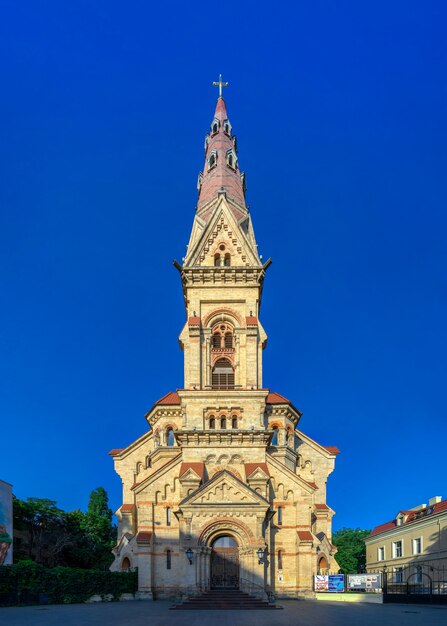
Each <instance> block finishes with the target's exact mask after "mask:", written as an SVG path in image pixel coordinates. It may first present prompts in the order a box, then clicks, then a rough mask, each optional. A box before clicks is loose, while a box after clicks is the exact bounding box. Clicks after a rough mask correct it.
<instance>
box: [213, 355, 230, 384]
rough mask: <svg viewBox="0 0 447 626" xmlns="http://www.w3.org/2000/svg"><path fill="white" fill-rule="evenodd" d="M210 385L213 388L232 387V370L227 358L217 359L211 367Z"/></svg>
mask: <svg viewBox="0 0 447 626" xmlns="http://www.w3.org/2000/svg"><path fill="white" fill-rule="evenodd" d="M211 386H212V388H213V389H234V370H233V367H232V365H231V363H230V361H228V360H227V359H219V360H218V361H216V364H215V366H214V367H213V372H212V377H211Z"/></svg>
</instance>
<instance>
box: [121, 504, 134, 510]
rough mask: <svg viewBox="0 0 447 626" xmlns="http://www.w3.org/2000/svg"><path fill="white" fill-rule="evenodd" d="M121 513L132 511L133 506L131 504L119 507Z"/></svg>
mask: <svg viewBox="0 0 447 626" xmlns="http://www.w3.org/2000/svg"><path fill="white" fill-rule="evenodd" d="M120 508H121V511H133V509H134V505H133V504H123V505H121V507H120Z"/></svg>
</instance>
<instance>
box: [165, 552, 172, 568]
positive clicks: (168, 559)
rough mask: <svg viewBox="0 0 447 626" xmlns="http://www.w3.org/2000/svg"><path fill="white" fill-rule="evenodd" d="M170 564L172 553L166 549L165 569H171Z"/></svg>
mask: <svg viewBox="0 0 447 626" xmlns="http://www.w3.org/2000/svg"><path fill="white" fill-rule="evenodd" d="M171 565H172V553H171V551H170V550H166V569H171Z"/></svg>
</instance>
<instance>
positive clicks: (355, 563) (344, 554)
mask: <svg viewBox="0 0 447 626" xmlns="http://www.w3.org/2000/svg"><path fill="white" fill-rule="evenodd" d="M370 533H371V531H370V530H361V529H360V528H355V529H354V528H341V529H340V530H337V531H336V532H335V533H334V534H333V536H332V543H333V544H334V545H335V546H336V547H337V550H338V551H337V554H336V555H335V558H336V560H337V563H338V565H339V566H340V571H341V572H342V573H343V574H356V573H357V572H364V571H365V568H366V545H365V542H364V541H363V539H364V538H365V537H368V536H369V534H370Z"/></svg>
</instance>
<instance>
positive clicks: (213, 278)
mask: <svg viewBox="0 0 447 626" xmlns="http://www.w3.org/2000/svg"><path fill="white" fill-rule="evenodd" d="M236 155H237V146H236V140H235V137H234V136H233V135H232V130H231V125H230V123H229V120H228V116H227V112H226V107H225V102H224V100H223V98H221V97H219V99H218V101H217V107H216V112H215V115H214V119H213V122H212V124H211V129H210V133H209V134H208V135H207V138H206V142H205V167H204V170H203V172H201V173H200V175H199V184H198V188H199V202H198V207H197V211H196V216H195V219H194V224H193V228H192V232H191V237H190V241H189V245H188V249H187V254H186V257H185V259H184V260H183V264H182V265H180V264H179V263H175V265H176V267H177V269H178V270H179V273H180V277H181V281H182V287H183V295H184V302H185V307H186V322H185V325H184V328H183V329H182V331H181V333H180V337H179V341H180V346H181V349H182V350H183V354H184V385H183V388H182V389H178V390H177V391H176V392H170V393H168V394H167V395H166V396H164V397H163V398H161V399H160V400H159V401H158V402H156V403H155V405H154V406H153V407H152V409H151V410H150V411H149V412H148V413H147V415H146V420H147V422H148V425H149V427H150V428H149V429H148V430H147V432H145V433H144V434H143V435H142V436H141V437H140V438H139V439H138V440H137V441H135V442H134V443H133V444H131V445H130V446H128V447H127V448H125V449H116V450H112V451H111V453H110V454H111V455H112V456H113V459H114V463H115V470H116V471H117V473H118V474H119V476H120V478H121V480H122V483H123V505H122V506H121V507H120V508H119V509H118V511H117V513H116V514H117V517H118V521H119V534H118V544H117V546H116V548H115V551H114V552H115V561H114V563H113V565H112V569H114V570H119V569H126V568H128V567H138V572H139V590H140V594H141V596H142V597H149V598H150V597H167V596H172V595H178V594H179V593H187V594H188V593H198V592H200V591H203V590H206V589H209V588H210V587H228V586H230V587H231V586H239V587H240V588H242V589H246V590H248V591H250V592H252V593H258V592H259V593H260V594H262V592H263V590H264V589H266V588H268V589H271V590H272V591H274V592H275V593H276V594H277V595H279V596H282V597H299V596H307V595H311V594H312V575H313V574H314V573H315V572H317V571H318V570H319V569H322V568H323V567H324V568H330V567H331V564H332V567H336V564H335V562H334V561H333V557H334V554H335V551H336V550H335V548H334V546H333V545H332V543H331V520H332V516H333V514H334V511H333V510H332V509H331V508H330V507H329V506H327V504H326V483H327V479H328V476H329V474H330V473H331V472H332V471H333V469H334V463H335V457H336V454H337V453H338V450H337V448H335V447H333V446H322V445H320V444H318V443H317V442H315V441H313V440H312V439H310V438H309V437H308V436H306V435H305V434H304V433H303V432H301V431H300V430H299V429H298V424H299V421H300V418H301V413H300V412H299V411H298V410H297V409H296V408H295V407H294V406H293V404H292V403H291V402H290V401H289V400H288V399H287V398H284V397H283V396H281V395H280V394H278V393H273V392H271V391H270V390H269V389H267V388H264V387H263V381H262V357H263V350H264V349H265V347H266V343H267V335H266V333H265V331H264V329H263V327H262V324H261V322H260V319H259V314H260V306H261V296H262V286H263V281H264V276H265V273H266V270H267V268H268V266H269V264H270V262H269V261H268V262H267V263H264V264H263V263H262V261H261V259H260V257H259V255H258V252H257V245H256V240H255V235H254V231H253V226H252V223H251V217H250V214H249V212H248V209H247V206H246V204H245V176H244V175H243V174H242V173H241V172H240V171H239V166H238V160H237V156H236ZM224 538H225V539H224ZM225 542H227V543H225ZM228 542H229V543H228ZM230 544H231V545H232V546H236V547H232V548H231V547H223V548H221V547H218V546H221V545H223V546H228V545H230ZM188 550H191V551H192V556H191V557H190V558H188V557H187V551H188ZM230 561H231V564H230V565H231V566H230V565H229V563H230ZM230 570H231V576H230V574H229V573H228V572H230ZM234 572H237V574H236V575H234ZM230 579H231V580H230Z"/></svg>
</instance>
